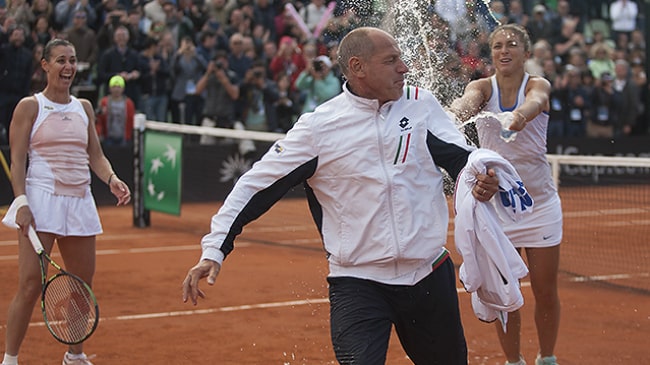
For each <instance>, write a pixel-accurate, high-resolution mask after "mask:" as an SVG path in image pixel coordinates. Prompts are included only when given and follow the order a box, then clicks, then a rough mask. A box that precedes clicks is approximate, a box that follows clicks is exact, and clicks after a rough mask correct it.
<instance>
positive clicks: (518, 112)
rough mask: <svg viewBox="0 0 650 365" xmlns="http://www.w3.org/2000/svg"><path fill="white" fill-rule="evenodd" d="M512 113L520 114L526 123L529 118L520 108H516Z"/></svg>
mask: <svg viewBox="0 0 650 365" xmlns="http://www.w3.org/2000/svg"><path fill="white" fill-rule="evenodd" d="M512 114H519V116H520V117H522V118H524V123H526V119H528V118H526V116H525V115H524V113H522V112H520V111H519V110H515V111H514V112H512Z"/></svg>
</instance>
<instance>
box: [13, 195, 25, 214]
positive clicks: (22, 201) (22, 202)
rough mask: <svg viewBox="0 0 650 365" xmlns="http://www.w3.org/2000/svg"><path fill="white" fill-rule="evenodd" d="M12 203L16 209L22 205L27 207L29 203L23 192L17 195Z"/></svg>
mask: <svg viewBox="0 0 650 365" xmlns="http://www.w3.org/2000/svg"><path fill="white" fill-rule="evenodd" d="M12 205H13V206H15V207H16V211H18V209H20V208H22V207H28V206H29V203H28V202H27V196H26V195H25V194H21V195H18V196H17V197H16V198H15V199H14V202H13V203H12Z"/></svg>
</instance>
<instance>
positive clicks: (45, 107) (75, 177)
mask: <svg viewBox="0 0 650 365" xmlns="http://www.w3.org/2000/svg"><path fill="white" fill-rule="evenodd" d="M34 96H35V97H36V100H38V113H37V115H36V120H35V121H34V125H33V127H32V132H31V135H30V143H29V168H28V170H27V178H26V182H27V184H29V185H31V186H35V187H38V188H40V189H43V190H45V191H47V192H49V193H51V194H54V195H66V196H77V197H83V196H85V195H86V194H88V193H89V192H90V169H89V166H88V163H89V157H88V151H87V148H88V123H89V120H88V115H86V111H85V110H84V108H83V105H82V104H81V102H80V101H79V100H78V99H77V98H75V97H74V96H71V101H70V102H69V103H67V104H59V103H55V102H52V101H50V100H49V99H47V98H46V97H45V96H44V95H43V93H37V94H35V95H34Z"/></svg>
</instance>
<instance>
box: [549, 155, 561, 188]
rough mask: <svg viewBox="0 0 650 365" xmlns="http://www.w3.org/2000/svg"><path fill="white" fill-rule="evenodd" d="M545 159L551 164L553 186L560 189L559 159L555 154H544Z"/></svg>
mask: <svg viewBox="0 0 650 365" xmlns="http://www.w3.org/2000/svg"><path fill="white" fill-rule="evenodd" d="M546 159H547V160H548V161H549V162H550V164H551V174H552V175H553V182H554V183H555V188H556V189H560V161H558V159H557V158H556V155H546Z"/></svg>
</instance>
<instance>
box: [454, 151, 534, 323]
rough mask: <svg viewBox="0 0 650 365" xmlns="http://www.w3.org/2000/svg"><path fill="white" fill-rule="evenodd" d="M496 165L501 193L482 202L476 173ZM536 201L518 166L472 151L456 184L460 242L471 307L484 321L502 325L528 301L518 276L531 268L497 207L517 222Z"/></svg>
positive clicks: (494, 155) (462, 272)
mask: <svg viewBox="0 0 650 365" xmlns="http://www.w3.org/2000/svg"><path fill="white" fill-rule="evenodd" d="M488 168H491V169H494V170H495V171H496V174H497V178H498V179H499V192H498V193H497V194H495V196H494V197H492V199H491V200H490V201H489V202H485V203H483V202H479V201H477V200H476V199H475V198H474V196H473V195H472V188H473V187H474V186H475V184H476V175H477V174H478V173H486V172H487V170H488ZM533 205H534V202H533V199H532V197H531V196H530V195H529V194H528V192H527V191H526V188H525V187H524V184H523V183H522V181H521V178H520V177H519V174H518V173H517V171H516V170H515V168H514V167H513V166H512V164H510V162H508V161H507V160H506V159H504V158H503V157H501V156H500V155H499V154H498V153H496V152H493V151H490V150H487V149H482V148H479V149H477V150H475V151H473V152H472V153H471V154H470V156H469V158H468V161H467V165H466V166H465V168H464V169H463V171H462V172H461V174H460V176H459V177H458V179H457V182H456V192H455V196H454V208H455V212H456V219H455V231H454V233H455V243H456V250H457V251H458V252H459V253H460V254H461V256H462V258H463V263H462V264H461V265H460V270H459V278H460V280H461V282H462V283H463V286H464V287H465V290H467V291H468V292H469V293H471V295H472V308H473V309H474V313H475V314H476V316H477V317H478V318H479V319H480V320H482V321H485V322H493V321H495V320H496V319H497V318H498V319H499V320H500V321H501V323H502V325H503V328H504V330H505V326H506V323H507V318H508V317H507V313H508V312H512V311H515V310H517V309H519V308H521V306H522V305H523V304H524V299H523V296H522V294H521V290H520V287H519V279H521V278H523V277H524V276H526V275H527V274H528V268H527V267H526V264H525V263H524V261H523V260H522V258H521V256H520V255H519V253H518V252H517V250H516V249H515V247H514V246H513V245H512V242H510V240H509V239H508V237H507V236H506V235H505V233H504V232H503V227H502V224H501V221H500V219H499V217H498V215H497V209H499V210H500V211H502V212H504V213H505V215H504V216H507V217H510V219H512V220H513V221H517V220H518V218H519V217H520V216H521V215H522V214H526V213H529V212H532V210H533Z"/></svg>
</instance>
